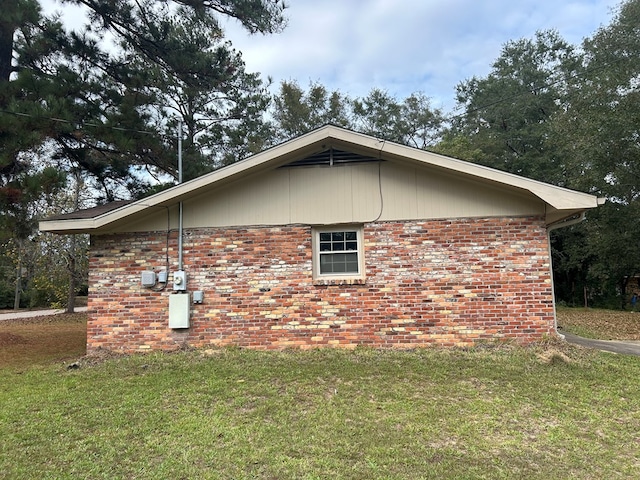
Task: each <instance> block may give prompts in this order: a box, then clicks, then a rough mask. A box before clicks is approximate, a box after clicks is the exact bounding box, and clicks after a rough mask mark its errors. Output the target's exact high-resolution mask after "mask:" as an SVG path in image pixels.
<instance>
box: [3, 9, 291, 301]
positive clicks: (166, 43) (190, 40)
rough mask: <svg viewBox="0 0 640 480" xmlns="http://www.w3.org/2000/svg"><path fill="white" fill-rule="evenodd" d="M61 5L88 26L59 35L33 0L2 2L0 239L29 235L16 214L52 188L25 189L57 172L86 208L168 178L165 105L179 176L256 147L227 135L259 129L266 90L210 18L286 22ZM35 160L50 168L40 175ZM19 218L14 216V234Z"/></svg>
mask: <svg viewBox="0 0 640 480" xmlns="http://www.w3.org/2000/svg"><path fill="white" fill-rule="evenodd" d="M63 1H64V2H65V3H71V4H79V5H84V6H85V7H86V8H87V9H88V12H89V13H88V17H87V21H88V23H87V25H85V26H84V27H83V28H82V29H80V30H78V31H73V30H72V31H66V30H65V29H64V28H63V25H62V23H61V22H60V21H59V19H58V18H56V17H53V18H45V17H44V16H43V15H42V13H41V9H40V6H39V4H38V3H37V1H35V0H14V1H10V2H5V3H8V5H3V6H6V7H7V8H3V12H4V13H3V16H2V19H1V20H0V226H1V227H2V228H3V231H2V235H4V236H5V237H11V238H14V239H15V240H19V239H22V240H25V239H31V237H32V235H33V225H34V221H35V220H36V219H37V218H36V216H35V215H33V216H29V215H26V214H25V212H30V213H34V209H33V204H34V203H35V201H36V199H37V198H38V196H39V195H44V194H49V193H51V192H45V191H44V190H40V191H37V190H34V189H31V187H29V185H34V186H38V188H40V187H42V186H47V188H49V189H50V190H51V189H52V188H53V187H54V186H56V187H60V186H61V185H62V184H63V183H64V173H66V174H68V175H70V176H75V175H80V177H81V180H82V182H83V183H85V184H86V185H87V188H90V189H91V190H92V191H93V192H94V198H95V201H96V202H103V201H111V200H114V199H116V198H119V197H130V196H141V195H144V194H145V192H146V191H148V189H149V186H150V183H151V182H150V178H151V177H152V176H157V177H158V178H163V177H164V178H165V179H166V178H167V175H168V176H172V175H175V137H176V134H177V133H176V132H175V129H174V124H175V120H174V119H173V118H171V117H170V112H171V110H172V111H173V112H174V114H178V115H180V116H181V117H182V120H183V121H184V123H185V125H187V132H188V133H189V135H188V137H187V139H186V141H185V143H186V146H187V148H186V151H187V155H188V156H189V158H190V159H193V162H192V163H190V164H189V165H190V166H191V167H193V171H192V172H190V173H189V174H188V175H197V174H199V173H201V172H202V171H203V170H205V169H211V168H215V167H216V166H219V165H220V164H223V163H225V162H229V161H230V158H229V157H230V155H231V152H233V153H234V154H240V153H241V152H246V151H250V150H251V149H255V148H259V147H260V146H259V145H256V144H255V143H253V144H252V143H250V142H243V141H240V139H242V138H244V137H243V136H242V135H241V134H238V133H237V130H238V129H240V128H244V129H245V131H247V130H248V129H250V128H254V129H255V130H258V131H259V129H260V128H261V127H260V122H261V119H260V115H261V113H262V112H263V110H264V108H265V105H266V102H267V98H266V95H265V91H264V87H263V86H262V82H261V80H260V79H259V78H258V76H257V75H256V74H248V73H246V72H245V71H244V63H243V61H242V58H241V55H240V53H239V52H235V51H234V50H233V49H232V47H231V45H230V43H228V42H225V41H224V39H223V36H222V30H221V29H220V27H219V24H218V16H219V15H225V16H229V17H232V18H235V19H237V20H238V21H240V22H241V23H242V24H243V25H244V26H245V28H247V29H248V30H249V31H250V32H252V33H257V32H261V33H270V32H276V31H279V30H280V29H281V28H283V26H284V17H283V16H282V13H283V10H284V4H282V3H280V2H278V1H273V0H175V1H169V0H163V1H150V0H135V1H134V0H117V1H111V0H109V1H107V0H63ZM5 13H6V15H5ZM105 38H110V39H113V43H114V44H115V46H116V47H117V48H113V45H111V44H110V43H109V42H108V41H106V40H104V39H105ZM213 152H222V153H221V154H220V155H219V156H213V155H209V154H212V153H213ZM209 158H213V159H212V160H209ZM42 159H47V160H48V162H49V163H48V165H50V168H47V169H43V168H41V160H42ZM236 159H237V157H236ZM54 174H55V175H54ZM69 181H71V180H69ZM56 182H57V183H56ZM18 220H24V222H23V223H22V224H20V228H18V223H17V221H18ZM22 227H24V228H22ZM18 231H20V232H22V233H20V234H18V233H16V234H15V235H14V233H13V232H18ZM18 282H19V278H18ZM18 282H17V283H18ZM16 289H17V290H18V285H17V286H16Z"/></svg>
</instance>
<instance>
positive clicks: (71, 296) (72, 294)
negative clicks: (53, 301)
mask: <svg viewBox="0 0 640 480" xmlns="http://www.w3.org/2000/svg"><path fill="white" fill-rule="evenodd" d="M68 270H69V290H68V291H67V292H68V293H67V313H73V312H74V311H75V308H76V277H77V274H76V236H75V235H71V251H70V252H69V264H68Z"/></svg>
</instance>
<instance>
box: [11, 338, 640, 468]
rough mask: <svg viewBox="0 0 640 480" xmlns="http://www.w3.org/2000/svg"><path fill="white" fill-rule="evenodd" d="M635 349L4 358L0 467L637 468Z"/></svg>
mask: <svg viewBox="0 0 640 480" xmlns="http://www.w3.org/2000/svg"><path fill="white" fill-rule="evenodd" d="M638 378H640V358H638V357H630V356H616V355H611V354H606V353H597V352H592V351H587V350H583V349H579V348H577V347H575V348H574V347H569V346H565V345H554V344H548V345H544V346H537V347H533V348H517V347H499V348H493V347H492V346H487V347H482V348H480V347H479V348H477V349H472V350H445V351H443V350H435V349H433V350H416V351H407V352H399V351H377V350H368V349H357V350H355V351H338V350H321V351H308V352H289V351H286V352H277V353H274V352H255V351H246V350H239V349H230V350H222V351H218V352H214V353H213V354H212V355H210V356H205V355H203V354H202V353H200V352H181V353H176V354H170V355H169V354H149V355H147V356H132V357H124V358H116V359H109V360H107V361H105V362H100V363H97V364H86V365H83V366H82V368H80V369H78V370H66V369H65V368H63V367H61V366H59V365H58V366H44V367H43V366H37V367H31V368H27V369H22V370H16V369H15V368H4V369H0V385H2V387H1V388H0V438H2V442H0V478H7V479H9V478H10V479H23V478H24V479H31V478H38V479H54V478H55V479H65V478H69V479H85V478H86V479H99V478H105V479H106V478H108V479H132V478H144V479H147V478H153V479H162V478H168V479H207V478H211V479H249V478H252V479H253V478H258V479H288V478H292V479H324V478H333V479H343V478H344V479H372V478H388V479H392V478H397V479H407V478H409V479H411V478H455V479H460V478H469V479H471V478H490V479H496V478H497V479H500V478H505V479H506V478H509V479H511V478H527V479H532V478H533V479H535V478H539V479H566V478H585V479H586V478H589V479H590V478H595V479H604V478H606V479H611V478H624V479H626V478H640V393H639V391H640V389H639V388H638Z"/></svg>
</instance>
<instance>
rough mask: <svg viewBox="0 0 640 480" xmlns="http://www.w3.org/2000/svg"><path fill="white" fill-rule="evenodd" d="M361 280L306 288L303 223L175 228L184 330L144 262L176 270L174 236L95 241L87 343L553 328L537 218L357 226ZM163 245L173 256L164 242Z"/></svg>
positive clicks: (384, 343) (455, 340)
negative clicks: (193, 295)
mask: <svg viewBox="0 0 640 480" xmlns="http://www.w3.org/2000/svg"><path fill="white" fill-rule="evenodd" d="M364 238H365V262H366V281H365V282H364V283H362V284H357V285H347V284H342V285H341V284H336V285H314V282H313V279H312V268H311V263H312V262H311V260H312V252H311V228H310V227H309V226H306V225H294V226H283V227H275V228H274V227H252V228H236V229H194V230H186V231H185V233H184V269H185V270H186V271H187V274H188V287H189V290H190V291H195V290H202V291H204V302H203V303H202V304H200V305H191V328H189V329H185V330H172V329H169V328H168V305H169V301H168V297H169V295H171V294H172V291H171V286H169V287H167V288H166V289H165V290H164V291H154V290H152V289H147V288H143V287H142V286H141V284H140V276H141V272H142V271H143V270H155V271H156V272H157V271H159V270H162V269H164V268H165V264H166V258H167V257H168V259H169V262H170V263H169V269H170V271H173V270H175V269H176V267H177V265H176V261H177V250H176V247H177V238H176V233H175V232H171V234H170V235H169V237H167V234H166V232H153V233H146V234H117V235H103V236H93V237H92V239H91V251H90V277H89V283H90V292H89V311H90V314H89V325H88V332H87V335H88V341H87V346H88V350H89V351H91V350H95V349H98V348H106V349H109V350H118V351H128V352H132V351H140V350H146V349H163V350H172V349H177V348H180V347H183V346H192V347H203V346H225V345H237V346H242V347H250V348H257V349H282V348H314V347H322V346H330V347H344V348H353V347H355V346H357V345H369V346H374V347H400V348H412V347H420V346H430V345H442V346H469V345H473V344H474V343H476V342H478V341H484V340H494V339H515V340H516V341H519V342H523V343H527V342H530V341H534V340H538V339H541V338H543V337H544V336H545V335H553V334H554V331H555V330H554V312H553V300H552V296H553V292H552V285H551V273H550V265H549V253H548V248H547V237H546V230H545V226H544V222H543V220H542V219H541V218H484V219H457V220H446V221H423V222H388V223H387V222H385V223H375V224H365V226H364ZM167 245H168V246H169V249H168V255H167V251H166V247H167Z"/></svg>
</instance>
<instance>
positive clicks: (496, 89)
mask: <svg viewBox="0 0 640 480" xmlns="http://www.w3.org/2000/svg"><path fill="white" fill-rule="evenodd" d="M578 61H579V56H578V55H577V54H576V53H575V49H574V48H573V47H572V46H571V45H569V44H568V43H567V42H565V41H564V40H563V39H562V38H561V37H560V36H559V35H558V33H557V32H555V31H543V32H538V33H537V34H536V36H535V38H534V39H520V40H517V41H510V42H508V43H507V44H506V45H505V46H504V47H503V49H502V52H501V54H500V56H499V57H498V59H497V60H496V61H495V62H494V64H493V68H492V71H491V72H490V73H489V75H487V76H486V77H485V78H477V77H473V78H471V79H469V80H466V81H464V82H461V83H460V84H459V85H458V86H457V89H456V90H457V102H458V107H457V108H458V109H462V110H463V113H462V114H460V115H458V116H456V117H455V118H454V119H453V126H452V128H451V130H450V131H449V132H448V133H447V135H446V139H445V141H444V142H443V143H442V144H441V145H439V147H438V148H439V150H440V151H441V152H443V153H449V152H450V151H451V152H453V153H455V154H456V155H457V156H462V158H464V159H468V160H471V161H475V162H478V163H482V164H484V165H487V166H491V167H494V168H498V169H500V170H505V171H509V172H512V173H516V174H520V175H523V176H527V177H530V178H534V179H537V180H541V181H546V182H550V183H554V184H557V185H566V184H567V178H566V175H565V169H564V163H563V158H561V157H560V156H558V155H557V154H556V152H555V151H554V150H553V149H552V148H551V145H550V144H549V142H548V137H549V133H548V130H549V128H550V127H549V125H550V121H551V119H552V118H553V116H554V115H555V114H556V112H558V110H559V109H560V107H561V105H562V104H563V101H564V96H565V93H566V83H567V78H568V77H569V76H570V75H571V72H572V69H573V68H574V65H575V64H576V63H577V62H578ZM460 137H463V138H464V139H468V140H465V141H463V140H461V139H460ZM465 143H467V145H466V146H465ZM463 146H464V148H461V147H463ZM467 152H468V154H467Z"/></svg>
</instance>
